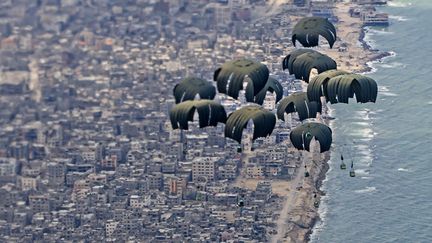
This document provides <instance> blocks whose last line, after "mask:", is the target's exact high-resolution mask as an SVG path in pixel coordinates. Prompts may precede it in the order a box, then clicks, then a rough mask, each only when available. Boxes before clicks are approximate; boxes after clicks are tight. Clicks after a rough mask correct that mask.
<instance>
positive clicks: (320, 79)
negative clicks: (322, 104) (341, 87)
mask: <svg viewBox="0 0 432 243" xmlns="http://www.w3.org/2000/svg"><path fill="white" fill-rule="evenodd" d="M345 74H349V73H348V72H345V71H342V70H327V71H325V72H322V73H320V74H318V75H317V76H315V77H313V78H312V79H311V80H310V81H309V85H308V86H307V96H308V98H309V100H310V101H320V97H321V96H325V97H326V98H328V96H327V82H328V81H329V80H330V79H331V78H333V77H336V76H339V75H345Z"/></svg>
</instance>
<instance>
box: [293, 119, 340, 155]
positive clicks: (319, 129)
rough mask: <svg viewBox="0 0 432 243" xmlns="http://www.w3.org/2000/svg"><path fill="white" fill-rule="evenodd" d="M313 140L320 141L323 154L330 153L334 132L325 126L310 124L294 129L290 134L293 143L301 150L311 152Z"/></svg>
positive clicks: (316, 123)
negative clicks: (310, 146)
mask: <svg viewBox="0 0 432 243" xmlns="http://www.w3.org/2000/svg"><path fill="white" fill-rule="evenodd" d="M312 138H315V139H316V140H318V141H319V143H320V152H321V153H322V152H325V151H328V150H329V149H330V146H331V144H332V131H331V129H330V128H329V127H328V126H326V125H325V124H322V123H318V122H308V123H304V124H301V125H300V126H298V127H296V128H294V129H293V130H292V131H291V133H290V140H291V143H292V144H293V145H294V147H295V148H297V149H299V150H306V151H309V145H310V142H311V140H312Z"/></svg>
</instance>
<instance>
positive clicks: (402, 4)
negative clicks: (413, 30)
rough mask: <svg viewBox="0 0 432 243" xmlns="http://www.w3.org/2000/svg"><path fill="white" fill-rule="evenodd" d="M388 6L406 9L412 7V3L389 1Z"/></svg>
mask: <svg viewBox="0 0 432 243" xmlns="http://www.w3.org/2000/svg"><path fill="white" fill-rule="evenodd" d="M387 5H388V6H390V7H394V8H406V7H408V6H411V5H412V3H410V2H408V3H407V2H394V1H388V2H387Z"/></svg>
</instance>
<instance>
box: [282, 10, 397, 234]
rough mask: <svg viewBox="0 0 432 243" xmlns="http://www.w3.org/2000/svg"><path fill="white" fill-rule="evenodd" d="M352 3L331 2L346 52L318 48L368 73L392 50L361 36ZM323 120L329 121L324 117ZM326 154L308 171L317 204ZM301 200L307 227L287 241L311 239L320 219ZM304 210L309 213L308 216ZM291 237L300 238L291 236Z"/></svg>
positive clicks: (352, 68)
mask: <svg viewBox="0 0 432 243" xmlns="http://www.w3.org/2000/svg"><path fill="white" fill-rule="evenodd" d="M352 6H356V4H355V3H336V4H335V15H336V16H338V17H339V19H340V22H339V23H338V37H339V38H340V39H341V40H340V41H339V45H340V44H341V43H345V44H346V46H347V49H346V51H345V52H339V51H337V48H338V45H335V47H334V48H333V49H332V50H325V49H322V50H320V51H322V52H323V53H325V54H327V55H329V56H331V57H332V58H333V59H335V60H336V61H337V63H338V69H344V70H347V71H351V72H357V73H370V72H372V71H373V67H372V65H371V64H372V63H375V62H379V61H381V60H382V59H385V58H387V57H391V56H394V53H391V52H384V51H380V50H378V49H376V48H374V47H373V46H371V45H370V44H369V43H368V42H367V40H366V39H365V38H366V35H367V29H366V28H365V27H364V26H363V25H362V24H361V22H360V19H358V18H353V17H351V16H349V15H348V9H349V7H352ZM353 34H355V35H353ZM340 64H341V65H340ZM326 121H327V123H329V122H328V120H326ZM328 125H329V124H328ZM330 156H331V152H329V153H325V154H324V159H323V161H322V163H319V165H320V166H319V167H318V168H316V167H315V168H314V169H315V170H311V172H310V173H311V178H314V179H313V182H314V185H313V186H312V187H314V188H315V189H316V191H317V192H318V196H317V199H316V200H318V202H319V204H321V197H322V196H324V195H325V192H324V191H323V190H322V185H323V182H324V181H325V179H326V175H327V172H328V171H329V169H330V166H329V161H330ZM310 193H311V192H310ZM302 199H303V202H304V204H303V205H304V212H303V214H305V215H306V216H307V215H310V216H311V217H306V218H305V220H304V224H303V226H307V227H305V228H303V227H299V228H298V229H297V230H294V231H298V232H292V233H289V235H291V237H289V238H288V239H287V240H288V242H298V241H299V240H300V241H302V242H309V241H310V240H311V235H312V233H313V231H314V229H315V226H316V225H317V223H319V222H320V221H321V220H322V218H321V215H320V214H319V212H318V209H319V208H315V207H314V206H313V200H311V199H310V197H307V196H303V197H302ZM308 205H309V206H308ZM310 205H311V206H310ZM298 206H300V205H298ZM320 207H321V205H320ZM308 212H313V213H312V215H311V214H309V213H308ZM292 236H297V237H298V236H303V237H300V238H293V237H292Z"/></svg>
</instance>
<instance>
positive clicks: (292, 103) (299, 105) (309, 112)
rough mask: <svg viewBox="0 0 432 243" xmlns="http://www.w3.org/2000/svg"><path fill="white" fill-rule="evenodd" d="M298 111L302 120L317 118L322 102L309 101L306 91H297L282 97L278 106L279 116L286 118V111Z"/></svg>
mask: <svg viewBox="0 0 432 243" xmlns="http://www.w3.org/2000/svg"><path fill="white" fill-rule="evenodd" d="M293 112H297V113H298V116H299V118H300V120H301V121H303V120H305V119H307V118H315V117H316V115H317V113H318V112H319V113H321V102H319V101H318V102H316V101H309V99H308V98H307V95H306V93H305V92H296V93H293V94H291V95H289V96H288V97H285V98H283V99H282V101H281V102H280V103H279V105H278V108H277V116H278V118H279V119H281V120H283V121H284V120H285V119H284V114H285V113H293Z"/></svg>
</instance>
